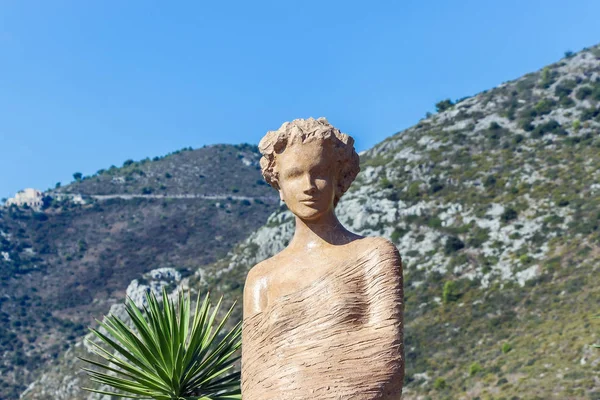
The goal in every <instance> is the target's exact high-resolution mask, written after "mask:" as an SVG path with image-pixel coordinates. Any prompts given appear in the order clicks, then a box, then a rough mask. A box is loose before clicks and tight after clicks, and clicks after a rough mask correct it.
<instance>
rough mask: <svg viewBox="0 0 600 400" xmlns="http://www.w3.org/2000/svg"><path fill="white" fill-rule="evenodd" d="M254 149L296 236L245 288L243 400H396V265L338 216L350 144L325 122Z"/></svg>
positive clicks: (385, 250) (352, 171) (399, 309)
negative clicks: (290, 216) (289, 215)
mask: <svg viewBox="0 0 600 400" xmlns="http://www.w3.org/2000/svg"><path fill="white" fill-rule="evenodd" d="M259 149H260V151H261V153H262V154H263V157H262V159H261V163H260V164H261V167H262V173H263V176H264V177H265V179H266V181H267V182H268V183H269V184H270V185H271V186H273V187H274V188H275V189H277V190H278V191H279V194H280V197H281V199H282V200H283V201H284V202H285V203H286V205H287V207H288V208H289V209H290V211H291V212H292V213H293V214H294V215H295V216H296V231H295V234H294V237H293V239H292V240H291V242H290V243H289V245H288V246H287V248H285V249H284V250H283V251H281V252H280V253H278V254H276V255H275V256H273V257H272V258H269V259H267V260H265V261H263V262H261V263H259V264H257V265H256V266H254V267H253V268H252V269H251V270H250V272H249V273H248V276H247V279H246V285H245V288H244V321H243V333H242V396H243V399H244V400H288V399H289V400H309V399H310V400H315V399H317V400H327V399H336V400H337V399H356V400H372V399H386V400H391V399H394V400H396V399H400V397H401V394H402V384H403V378H404V347H403V341H402V340H403V337H402V334H403V324H402V317H403V288H402V263H401V259H400V255H399V254H398V250H397V249H396V247H395V246H394V245H393V244H392V243H391V242H389V241H388V240H386V239H384V238H376V237H362V236H359V235H356V234H354V233H352V232H350V231H348V230H347V229H346V228H344V227H343V226H342V225H341V223H340V222H339V221H338V219H337V218H336V216H335V213H334V209H335V206H336V205H337V203H338V201H339V199H340V197H341V196H342V194H343V193H344V192H345V191H346V190H347V189H348V188H349V187H350V184H351V183H352V181H353V180H354V179H355V178H356V175H357V174H358V172H359V165H358V161H359V159H358V155H357V154H356V151H355V150H354V140H353V139H352V138H351V137H350V136H348V135H346V134H343V133H341V132H340V131H339V130H338V129H336V128H334V127H333V126H332V125H330V124H329V123H328V122H327V120H326V119H325V118H319V119H316V120H315V119H313V118H309V119H306V120H302V119H297V120H294V121H292V122H287V123H284V124H283V125H282V126H281V128H279V130H277V131H270V132H268V133H267V135H266V136H265V137H264V138H263V139H262V140H261V142H260V144H259Z"/></svg>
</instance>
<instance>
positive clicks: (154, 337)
mask: <svg viewBox="0 0 600 400" xmlns="http://www.w3.org/2000/svg"><path fill="white" fill-rule="evenodd" d="M221 300H222V299H220V300H219V302H218V303H217V305H216V306H215V307H214V308H213V307H211V303H210V299H209V295H208V294H206V296H205V297H204V299H203V300H202V301H201V299H200V296H199V295H198V298H197V301H196V307H195V310H194V314H193V315H192V314H191V307H190V303H191V300H190V294H189V292H188V295H187V297H186V296H184V294H183V292H179V294H178V299H177V301H176V302H175V301H172V300H171V299H170V298H169V296H168V295H167V292H166V290H164V289H163V291H162V304H161V302H159V300H158V299H157V298H156V296H155V295H154V293H153V292H151V291H150V292H149V293H147V294H146V303H147V306H144V309H143V312H142V311H140V310H139V309H138V308H137V306H136V305H135V304H134V302H133V301H132V300H131V299H130V298H127V301H126V304H125V308H126V311H127V314H128V315H129V317H130V319H131V321H132V324H133V327H129V326H128V325H127V324H126V323H125V322H123V321H121V320H120V319H118V318H117V317H115V316H113V315H109V316H107V317H105V318H104V321H102V322H100V321H98V323H99V325H100V327H101V328H103V329H104V330H105V331H106V333H103V332H101V331H100V330H98V329H91V331H92V332H93V333H94V335H95V336H96V337H97V338H98V339H100V341H101V342H102V343H103V344H104V345H106V346H107V347H108V349H109V350H111V351H108V350H106V349H105V348H104V347H102V346H100V345H99V344H97V343H95V342H93V341H88V343H89V344H90V345H91V348H92V351H93V352H94V353H95V354H96V355H97V356H99V357H101V358H102V359H104V361H106V362H107V364H103V363H101V362H97V361H92V360H88V359H85V358H80V359H81V360H83V361H85V362H87V363H89V364H91V365H93V366H95V367H96V368H98V369H99V370H93V369H89V368H84V370H85V371H86V372H87V374H88V375H89V376H90V379H91V380H92V381H93V382H97V383H100V384H103V385H107V386H109V387H111V388H113V389H114V390H115V391H114V392H111V391H107V390H99V389H94V388H82V389H84V390H88V391H91V392H96V393H100V394H107V395H112V396H119V397H122V398H132V399H156V400H174V399H177V400H192V399H195V400H226V399H228V400H230V399H241V398H242V397H241V394H240V374H239V372H231V369H232V368H233V365H234V363H235V362H236V361H237V360H238V359H239V357H237V356H235V353H236V352H237V351H238V350H239V348H240V346H241V344H242V343H241V333H242V330H241V324H239V323H238V324H237V325H236V326H235V327H234V328H233V329H232V330H230V331H228V332H227V331H225V329H224V327H225V323H226V321H227V320H228V318H229V317H230V315H231V312H232V311H233V307H234V306H235V304H234V305H233V306H232V307H231V308H230V309H229V310H228V312H227V313H226V314H225V316H224V317H223V318H222V319H221V321H220V322H219V323H217V322H216V317H217V315H218V311H219V308H220V305H221ZM211 308H212V310H211Z"/></svg>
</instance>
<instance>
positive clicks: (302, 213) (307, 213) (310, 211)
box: [291, 205, 326, 221]
mask: <svg viewBox="0 0 600 400" xmlns="http://www.w3.org/2000/svg"><path fill="white" fill-rule="evenodd" d="M291 211H292V213H293V214H294V215H295V216H297V217H298V218H300V219H301V220H303V221H316V220H318V219H319V218H320V217H321V216H322V215H323V214H325V212H326V211H325V210H320V209H318V208H316V207H312V206H307V205H300V206H298V207H297V208H296V209H294V210H291Z"/></svg>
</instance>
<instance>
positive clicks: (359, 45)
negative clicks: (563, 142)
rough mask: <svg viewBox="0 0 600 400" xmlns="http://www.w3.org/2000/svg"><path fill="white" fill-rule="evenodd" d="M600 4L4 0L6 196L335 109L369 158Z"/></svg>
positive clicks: (517, 65)
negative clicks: (368, 151) (375, 148)
mask: <svg viewBox="0 0 600 400" xmlns="http://www.w3.org/2000/svg"><path fill="white" fill-rule="evenodd" d="M599 16H600V1H598V0H588V1H584V0H581V1H579V0H570V1H568V2H567V1H555V0H546V1H537V0H504V1H482V0H469V1H442V0H439V1H424V0H421V1H400V0H397V1H369V2H367V1H362V2H353V1H349V0H345V1H326V0H321V1H312V0H302V1H295V0H285V1H282V0H278V1H270V2H266V1H237V2H232V1H211V2H208V1H195V0H194V1H192V0H190V1H176V2H164V1H161V2H158V1H156V2H154V1H146V0H140V1H134V0H127V1H122V0H118V1H117V0H114V1H108V0H103V1H80V0H72V1H60V0H52V1H47V0H43V1H25V0H23V1H17V0H0V197H6V196H11V195H14V193H15V192H16V191H17V190H19V189H22V188H25V187H35V188H38V189H43V190H45V189H47V188H49V187H51V186H54V184H55V183H56V182H57V181H61V182H63V184H64V183H67V182H69V181H71V180H72V174H73V172H76V171H80V172H82V173H83V174H84V175H89V174H92V173H94V172H95V171H97V170H98V169H100V168H107V167H109V166H110V165H111V164H115V165H121V164H122V163H123V161H125V160H126V159H129V158H132V159H135V160H138V159H142V158H145V157H148V156H150V157H153V156H156V155H163V154H165V153H168V152H171V151H173V150H177V149H180V148H182V147H187V146H192V147H194V148H195V147H201V146H202V145H204V144H213V143H242V142H248V143H258V141H259V140H260V138H261V137H262V135H264V133H265V132H266V131H267V130H272V129H276V128H278V127H279V126H280V125H281V124H282V123H283V122H284V121H287V120H291V119H294V118H306V117H309V116H313V117H319V116H325V117H327V118H328V119H329V121H330V122H331V123H332V124H334V125H335V126H337V127H339V128H340V129H341V130H342V131H344V132H347V133H349V134H351V135H353V136H354V137H355V139H356V142H357V148H358V150H359V151H361V150H365V149H367V148H369V147H371V146H372V145H374V144H376V143H377V142H379V141H381V140H383V139H384V138H386V137H387V136H390V135H392V134H393V133H395V132H397V131H400V130H402V129H404V128H406V127H409V126H411V125H413V124H415V123H416V122H417V121H418V120H419V119H420V118H421V117H422V116H423V115H424V114H425V113H426V112H427V111H433V108H434V104H435V102H437V101H439V100H442V99H444V98H448V97H449V98H452V99H457V98H460V97H463V96H468V95H473V94H475V93H477V92H480V91H482V90H485V89H488V88H491V87H493V86H496V85H498V84H500V83H502V82H504V81H507V80H511V79H514V78H517V77H519V76H521V75H522V74H524V73H527V72H530V71H534V70H537V69H539V68H541V67H543V66H544V65H546V64H549V63H551V62H554V61H556V60H558V59H560V58H561V57H562V56H563V53H564V52H565V51H566V50H573V51H578V50H580V49H581V48H583V47H586V46H591V45H594V44H596V43H598V42H600V23H599V19H598V18H599Z"/></svg>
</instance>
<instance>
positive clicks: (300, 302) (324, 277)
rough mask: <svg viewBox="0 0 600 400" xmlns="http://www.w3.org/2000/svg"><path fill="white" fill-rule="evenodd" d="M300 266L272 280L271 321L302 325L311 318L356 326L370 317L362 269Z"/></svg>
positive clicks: (326, 322)
mask: <svg viewBox="0 0 600 400" xmlns="http://www.w3.org/2000/svg"><path fill="white" fill-rule="evenodd" d="M315 270H316V269H315V268H313V269H310V270H309V269H306V270H302V269H301V268H299V269H298V271H297V272H296V273H290V274H282V275H281V276H278V277H275V279H273V280H272V281H271V282H270V285H269V286H270V288H269V289H270V290H269V292H270V293H269V295H270V296H269V297H268V298H269V305H268V308H271V313H270V322H271V323H272V324H282V323H285V324H287V325H289V326H290V327H291V326H296V325H297V326H301V325H303V324H306V322H307V321H308V320H312V321H315V320H317V321H319V323H320V324H325V325H330V324H331V325H348V324H349V325H355V324H361V323H362V322H364V321H365V320H366V316H367V312H368V304H369V298H368V295H367V291H366V290H365V288H366V283H367V282H365V276H364V274H363V273H362V271H361V270H360V268H352V269H351V270H343V269H338V270H335V269H325V270H324V271H323V272H321V271H319V270H316V271H315Z"/></svg>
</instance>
